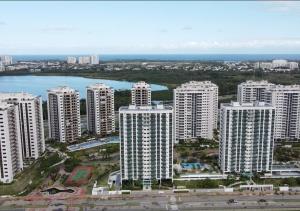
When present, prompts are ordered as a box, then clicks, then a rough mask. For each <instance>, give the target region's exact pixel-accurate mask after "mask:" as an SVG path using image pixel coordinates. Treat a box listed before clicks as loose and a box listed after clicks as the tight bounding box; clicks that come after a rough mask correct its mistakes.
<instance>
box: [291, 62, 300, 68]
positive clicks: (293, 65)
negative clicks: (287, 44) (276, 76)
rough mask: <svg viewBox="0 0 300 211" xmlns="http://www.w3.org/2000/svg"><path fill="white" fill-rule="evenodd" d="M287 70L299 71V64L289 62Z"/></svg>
mask: <svg viewBox="0 0 300 211" xmlns="http://www.w3.org/2000/svg"><path fill="white" fill-rule="evenodd" d="M289 68H290V69H291V70H296V69H299V64H298V63H297V62H289Z"/></svg>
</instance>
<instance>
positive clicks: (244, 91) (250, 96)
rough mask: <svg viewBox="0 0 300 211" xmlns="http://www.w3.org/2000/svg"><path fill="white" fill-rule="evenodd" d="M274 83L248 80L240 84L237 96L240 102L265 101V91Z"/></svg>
mask: <svg viewBox="0 0 300 211" xmlns="http://www.w3.org/2000/svg"><path fill="white" fill-rule="evenodd" d="M271 86H274V84H272V83H269V82H268V81H251V80H249V81H246V82H243V83H241V84H239V85H238V91H237V98H238V102H240V103H252V102H255V101H265V92H266V89H267V88H268V87H271Z"/></svg>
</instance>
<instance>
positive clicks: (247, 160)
mask: <svg viewBox="0 0 300 211" xmlns="http://www.w3.org/2000/svg"><path fill="white" fill-rule="evenodd" d="M274 121H275V107H273V106H271V105H269V104H265V103H263V102H256V103H245V104H240V103H238V102H233V103H230V104H221V110H220V147H219V166H220V167H221V170H222V172H223V173H251V172H270V171H271V170H272V160H273V148H274Z"/></svg>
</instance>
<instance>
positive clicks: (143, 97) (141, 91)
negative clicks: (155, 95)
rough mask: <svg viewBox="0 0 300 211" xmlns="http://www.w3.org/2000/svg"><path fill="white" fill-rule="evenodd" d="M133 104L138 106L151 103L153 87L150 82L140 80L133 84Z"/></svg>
mask: <svg viewBox="0 0 300 211" xmlns="http://www.w3.org/2000/svg"><path fill="white" fill-rule="evenodd" d="M131 104H132V105H136V106H148V105H151V87H150V85H149V84H147V83H146V82H144V81H140V82H138V83H135V84H134V85H133V86H132V89H131Z"/></svg>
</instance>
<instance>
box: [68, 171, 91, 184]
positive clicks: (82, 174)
mask: <svg viewBox="0 0 300 211" xmlns="http://www.w3.org/2000/svg"><path fill="white" fill-rule="evenodd" d="M88 173H89V172H88V170H85V169H79V170H78V171H77V172H76V174H75V175H74V176H73V177H72V180H74V181H78V180H81V179H85V178H86V177H87V175H88Z"/></svg>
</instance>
